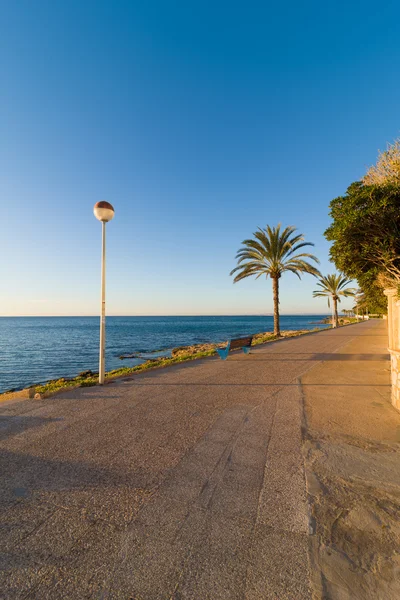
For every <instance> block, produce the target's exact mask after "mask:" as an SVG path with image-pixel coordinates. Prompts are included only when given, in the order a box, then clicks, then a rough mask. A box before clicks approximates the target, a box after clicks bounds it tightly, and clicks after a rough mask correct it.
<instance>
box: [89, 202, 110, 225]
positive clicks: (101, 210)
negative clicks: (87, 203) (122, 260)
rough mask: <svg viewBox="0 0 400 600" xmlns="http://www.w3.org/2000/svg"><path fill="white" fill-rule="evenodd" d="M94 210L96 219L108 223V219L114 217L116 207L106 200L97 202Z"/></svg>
mask: <svg viewBox="0 0 400 600" xmlns="http://www.w3.org/2000/svg"><path fill="white" fill-rule="evenodd" d="M93 212H94V216H95V217H96V219H98V220H99V221H102V222H103V223H108V221H111V219H113V218H114V208H113V206H112V205H111V204H110V203H109V202H106V201H105V200H102V201H101V202H97V203H96V204H95V205H94V209H93Z"/></svg>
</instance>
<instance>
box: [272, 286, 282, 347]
mask: <svg viewBox="0 0 400 600" xmlns="http://www.w3.org/2000/svg"><path fill="white" fill-rule="evenodd" d="M272 291H273V295H274V335H276V336H277V337H280V335H281V330H280V327H279V280H278V277H272Z"/></svg>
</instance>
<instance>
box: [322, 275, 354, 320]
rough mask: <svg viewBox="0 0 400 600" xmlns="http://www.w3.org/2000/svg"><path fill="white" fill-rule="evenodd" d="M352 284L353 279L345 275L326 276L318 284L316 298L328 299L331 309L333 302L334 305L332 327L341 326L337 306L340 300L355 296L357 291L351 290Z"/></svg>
mask: <svg viewBox="0 0 400 600" xmlns="http://www.w3.org/2000/svg"><path fill="white" fill-rule="evenodd" d="M350 283H351V279H348V278H347V277H345V276H343V275H337V274H336V273H334V274H333V275H325V276H323V277H321V278H320V280H319V281H318V283H317V286H318V287H319V289H318V290H315V291H314V292H313V297H314V298H319V297H325V298H328V306H329V307H330V305H331V302H332V304H333V321H332V327H337V326H338V324H339V319H338V310H337V304H338V302H340V298H341V296H342V297H347V296H354V295H355V293H356V290H355V289H354V288H349V287H348V285H349V284H350Z"/></svg>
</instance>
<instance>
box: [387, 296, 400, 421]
mask: <svg viewBox="0 0 400 600" xmlns="http://www.w3.org/2000/svg"><path fill="white" fill-rule="evenodd" d="M384 294H385V296H387V299H388V316H387V321H388V335H389V348H388V350H389V352H390V361H391V370H392V404H393V406H394V407H395V408H397V410H399V411H400V300H399V298H398V295H397V290H396V289H395V288H390V289H387V290H385V292H384Z"/></svg>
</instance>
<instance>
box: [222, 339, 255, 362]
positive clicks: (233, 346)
mask: <svg viewBox="0 0 400 600" xmlns="http://www.w3.org/2000/svg"><path fill="white" fill-rule="evenodd" d="M252 341H253V336H252V335H249V336H247V337H244V338H235V339H233V340H230V341H229V342H228V345H227V346H226V348H216V351H217V352H218V354H219V355H220V357H221V358H222V360H226V359H227V358H228V353H229V351H230V350H237V349H238V348H241V349H242V350H243V352H244V353H245V354H249V352H250V346H251V342H252Z"/></svg>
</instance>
